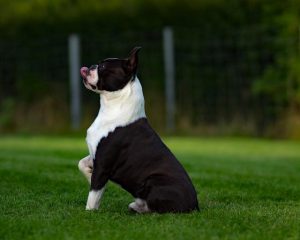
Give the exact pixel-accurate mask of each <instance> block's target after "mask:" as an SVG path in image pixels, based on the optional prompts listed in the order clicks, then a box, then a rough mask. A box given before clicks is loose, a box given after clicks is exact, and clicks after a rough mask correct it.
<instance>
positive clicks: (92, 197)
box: [85, 187, 105, 210]
mask: <svg viewBox="0 0 300 240" xmlns="http://www.w3.org/2000/svg"><path fill="white" fill-rule="evenodd" d="M104 189H105V187H103V188H102V189H100V190H98V191H95V190H91V191H90V192H89V196H88V200H87V203H86V208H85V209H86V210H96V209H98V208H99V205H100V200H101V197H102V195H103V192H104Z"/></svg>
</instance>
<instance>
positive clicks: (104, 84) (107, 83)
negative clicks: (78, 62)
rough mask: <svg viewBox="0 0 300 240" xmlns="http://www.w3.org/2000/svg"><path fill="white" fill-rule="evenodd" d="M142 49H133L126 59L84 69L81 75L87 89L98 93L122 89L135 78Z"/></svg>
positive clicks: (107, 61)
mask: <svg viewBox="0 0 300 240" xmlns="http://www.w3.org/2000/svg"><path fill="white" fill-rule="evenodd" d="M140 49H141V47H135V48H133V49H132V51H131V52H130V54H129V57H128V58H125V59H119V58H107V59H105V60H103V61H101V62H100V63H99V64H96V65H92V66H91V67H90V68H87V67H82V68H81V69H80V73H81V76H82V78H83V83H84V85H85V87H86V88H87V89H90V90H92V91H94V92H97V93H100V92H101V91H109V92H114V91H118V90H120V89H122V88H123V87H124V86H126V85H127V83H128V82H129V81H132V80H134V78H135V75H136V72H137V65H138V52H139V50H140Z"/></svg>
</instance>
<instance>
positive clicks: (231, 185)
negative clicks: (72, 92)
mask: <svg viewBox="0 0 300 240" xmlns="http://www.w3.org/2000/svg"><path fill="white" fill-rule="evenodd" d="M164 140H165V142H166V144H167V145H168V146H169V147H170V148H171V150H172V151H173V152H174V153H175V155H176V156H177V157H178V159H179V160H180V161H181V163H182V164H183V165H184V167H185V168H186V170H187V171H188V173H189V174H190V176H191V178H192V180H193V182H194V184H195V186H196V189H197V192H198V198H199V201H200V207H201V211H200V212H193V213H190V214H164V215H159V214H146V215H137V214H132V213H129V212H128V209H127V206H128V204H129V203H130V202H131V201H132V200H133V198H132V196H130V195H129V194H128V193H127V192H125V191H124V190H122V189H121V188H120V187H119V186H117V185H115V184H113V183H110V184H109V185H108V187H107V189H106V192H105V194H104V197H103V200H102V202H101V206H100V210H99V211H94V212H90V211H85V203H86V198H87V193H88V190H89V187H88V184H87V182H86V180H85V179H84V177H83V176H82V175H81V173H80V172H79V170H78V168H77V163H78V160H79V159H80V158H82V157H84V156H86V155H87V147H86V145H85V141H84V137H82V138H66V137H61V138H60V137H1V138H0V176H1V182H0V184H1V188H0V189H1V190H0V210H1V212H0V219H1V220H0V239H122V240H123V239H138V240H141V239H155V240H160V239H163V240H165V239H272V240H273V239H300V142H293V141H282V140H281V141H272V140H257V139H236V138H217V139H215V138H208V139H206V138H177V137H176V138H175V137H171V138H165V139H164Z"/></svg>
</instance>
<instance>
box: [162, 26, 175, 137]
mask: <svg viewBox="0 0 300 240" xmlns="http://www.w3.org/2000/svg"><path fill="white" fill-rule="evenodd" d="M163 51H164V65H165V94H166V129H167V131H168V132H173V131H174V130H175V108H176V106H175V61H174V41H173V30H172V28H170V27H165V28H164V29H163Z"/></svg>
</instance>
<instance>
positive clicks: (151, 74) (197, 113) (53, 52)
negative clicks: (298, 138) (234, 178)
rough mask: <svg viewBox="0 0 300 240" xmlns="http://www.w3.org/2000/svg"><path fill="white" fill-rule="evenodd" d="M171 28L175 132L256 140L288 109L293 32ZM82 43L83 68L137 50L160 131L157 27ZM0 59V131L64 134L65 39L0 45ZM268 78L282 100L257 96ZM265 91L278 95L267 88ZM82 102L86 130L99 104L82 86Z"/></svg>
mask: <svg viewBox="0 0 300 240" xmlns="http://www.w3.org/2000/svg"><path fill="white" fill-rule="evenodd" d="M173 31H174V43H175V48H174V51H175V66H176V74H175V79H176V82H175V88H176V89H175V90H176V91H175V92H176V96H175V99H176V124H175V126H176V130H177V132H189V133H214V134H220V133H221V134H225V133H242V134H243V133H246V134H251V135H261V134H263V133H264V132H265V130H266V128H268V126H269V125H270V124H273V123H274V122H276V121H277V120H278V119H279V117H280V115H281V114H282V113H283V112H284V111H285V110H286V109H287V108H288V107H289V105H290V102H289V98H288V97H286V96H288V95H289V91H290V90H291V87H290V85H289V84H287V82H288V80H287V79H288V78H289V76H288V71H286V72H285V71H284V70H285V68H284V67H282V66H285V65H284V64H283V65H282V64H280V63H281V61H285V60H288V59H290V57H291V56H293V55H295V53H296V52H297V51H298V47H297V46H298V38H297V35H295V37H294V38H290V37H289V38H283V37H278V36H277V34H276V31H274V30H272V29H266V28H264V27H261V26H259V27H257V26H256V27H249V28H248V29H242V30H237V29H235V30H230V31H228V32H224V33H214V32H213V30H211V29H209V30H203V29H188V28H185V29H180V28H179V29H173ZM80 42H81V63H82V65H87V66H89V65H92V64H95V63H97V62H98V61H99V60H101V59H104V58H107V57H126V56H127V54H128V53H129V51H130V49H131V48H132V47H133V46H136V45H139V46H142V47H143V49H142V51H141V52H140V67H139V78H140V80H141V83H142V85H143V88H144V94H145V98H146V112H147V115H148V117H149V119H150V121H151V122H152V124H153V125H154V127H155V128H156V129H159V130H162V131H163V130H164V129H165V119H166V111H165V110H166V109H165V95H164V92H165V91H164V88H165V85H164V78H165V77H164V62H163V46H162V31H161V29H157V30H153V31H144V32H137V31H117V32H114V31H111V32H102V33H101V32H100V33H98V34H95V33H90V34H82V35H80ZM0 56H1V59H0V94H1V96H0V101H1V103H0V105H1V110H0V129H1V130H2V131H45V130H46V131H54V130H57V131H64V130H65V129H69V128H70V112H69V104H70V102H69V94H70V93H69V63H68V36H67V35H60V36H51V35H49V36H39V37H34V38H33V37H27V38H24V39H12V40H9V41H8V40H2V41H0ZM78 72H79V70H78ZM272 74H273V75H274V78H276V79H279V80H278V82H279V86H280V92H281V93H280V94H281V96H280V97H276V96H277V95H276V94H275V95H276V96H271V95H270V94H269V92H268V91H266V92H267V93H265V92H264V91H261V89H267V88H266V87H265V85H268V81H270V85H271V86H275V87H274V88H276V86H277V85H278V84H277V83H276V84H277V85H276V84H275V85H274V82H272V80H269V79H270V78H272V76H273V75H272ZM266 82H267V83H266ZM262 83H263V84H262ZM261 85H262V86H263V87H261ZM292 88H293V91H294V88H298V86H293V87H292ZM269 91H270V92H271V93H272V91H277V90H276V89H275V90H274V89H271V87H270V90H269ZM270 96H271V97H270ZM82 99H83V100H82V109H83V112H82V115H83V121H82V124H81V128H82V129H85V128H86V127H87V126H88V125H89V124H90V123H91V121H92V119H93V118H94V117H95V115H96V114H97V111H98V107H99V100H98V97H97V96H96V95H94V94H91V93H90V92H88V91H86V90H85V89H84V88H83V87H82ZM278 99H279V100H278Z"/></svg>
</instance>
